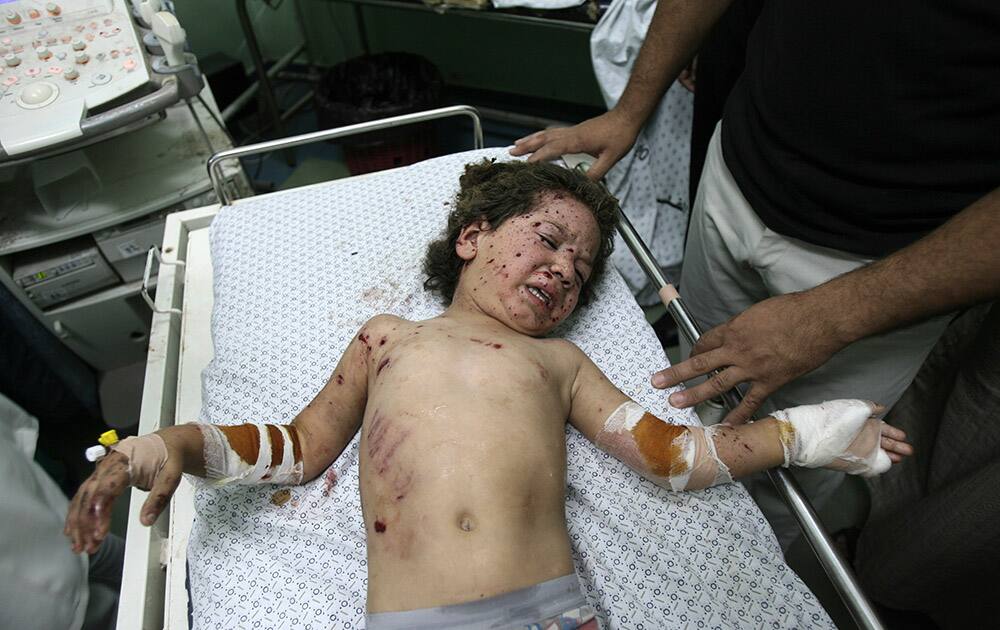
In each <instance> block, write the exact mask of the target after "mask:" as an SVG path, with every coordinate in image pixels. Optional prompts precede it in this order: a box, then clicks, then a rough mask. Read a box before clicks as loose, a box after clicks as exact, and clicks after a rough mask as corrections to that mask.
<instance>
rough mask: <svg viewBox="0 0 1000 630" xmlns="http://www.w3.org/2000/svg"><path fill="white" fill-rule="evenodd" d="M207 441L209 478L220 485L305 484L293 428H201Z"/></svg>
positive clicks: (206, 425) (244, 425)
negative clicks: (302, 482)
mask: <svg viewBox="0 0 1000 630" xmlns="http://www.w3.org/2000/svg"><path fill="white" fill-rule="evenodd" d="M198 428H199V429H201V434H202V437H203V438H204V440H205V478H206V479H209V480H212V481H213V482H215V483H218V484H224V483H238V484H255V483H275V484H288V485H291V484H297V483H301V481H302V471H303V466H302V449H301V447H300V445H299V436H298V432H297V431H296V430H295V427H294V426H293V425H290V424H238V425H235V426H219V425H214V424H199V425H198Z"/></svg>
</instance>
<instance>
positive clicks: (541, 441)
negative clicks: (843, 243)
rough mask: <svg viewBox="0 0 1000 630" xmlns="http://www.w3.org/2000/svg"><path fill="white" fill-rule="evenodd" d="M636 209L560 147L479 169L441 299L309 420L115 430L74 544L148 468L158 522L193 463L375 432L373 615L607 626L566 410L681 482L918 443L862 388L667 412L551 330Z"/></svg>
mask: <svg viewBox="0 0 1000 630" xmlns="http://www.w3.org/2000/svg"><path fill="white" fill-rule="evenodd" d="M617 211H618V206H617V203H616V202H615V200H614V199H613V198H612V197H610V196H609V195H608V194H607V192H605V191H604V190H603V189H602V188H601V187H600V186H599V185H597V184H595V183H593V182H590V181H589V180H587V179H586V178H585V177H583V176H582V175H579V174H577V173H574V172H572V171H568V170H566V169H563V168H560V167H557V166H554V165H549V164H527V163H524V162H505V163H492V162H487V161H484V162H481V163H478V164H472V165H469V166H467V167H466V171H465V174H464V175H463V176H462V178H461V189H460V191H459V193H458V195H457V198H456V200H455V205H454V211H453V212H452V214H451V216H450V217H449V220H448V226H447V229H446V233H445V235H444V237H443V238H442V239H441V240H439V241H436V242H434V243H432V244H431V246H430V248H429V251H428V254H427V259H426V262H425V270H426V272H427V276H428V279H427V282H426V285H425V286H426V287H427V288H428V289H429V290H432V291H435V292H437V293H439V294H440V295H441V296H442V297H443V298H444V299H445V300H446V301H447V302H449V303H450V305H449V306H448V308H447V310H445V312H444V313H443V314H442V315H440V316H438V317H435V318H433V319H429V320H426V321H418V322H411V321H407V320H404V319H400V318H398V317H395V316H391V315H378V316H375V317H373V318H372V319H370V320H369V321H368V322H367V323H366V324H365V325H364V326H363V327H362V328H361V330H360V331H359V332H358V333H357V335H356V336H355V337H354V339H353V341H352V342H351V343H350V345H349V346H348V347H347V349H346V351H345V352H344V355H343V357H342V358H341V360H340V362H339V363H338V365H337V367H336V368H335V369H334V370H333V373H332V374H331V375H330V378H329V380H328V382H327V383H326V385H325V386H324V387H323V388H322V390H321V391H320V392H319V393H318V394H317V395H316V397H315V398H314V399H313V400H312V402H310V403H309V404H308V405H306V407H305V408H304V409H303V410H302V411H301V412H300V413H299V414H298V416H297V417H296V418H295V419H294V421H293V422H292V423H291V424H287V425H282V424H243V425H233V426H216V425H208V424H185V425H178V426H174V427H170V428H167V429H163V430H161V431H158V432H157V433H154V434H150V435H145V436H141V437H137V438H128V439H126V440H124V441H123V442H121V443H119V444H117V445H115V446H114V447H113V449H112V452H110V453H109V455H108V456H107V457H105V458H104V459H103V460H102V461H101V462H100V463H99V464H98V466H97V469H96V471H95V472H94V474H93V475H92V476H91V477H90V479H88V480H87V481H86V482H85V483H84V485H83V486H82V487H81V488H80V490H79V492H78V493H77V495H76V497H75V498H74V499H73V503H72V505H71V507H70V510H69V515H68V517H67V522H66V533H67V535H68V536H69V537H70V539H71V540H72V545H73V548H74V550H75V551H77V552H80V551H88V552H89V551H93V550H95V549H96V548H97V546H98V545H99V543H100V541H101V540H102V538H104V536H106V535H107V532H108V527H109V519H110V511H111V510H110V507H111V504H112V501H113V500H114V498H115V497H117V496H118V495H119V494H121V493H122V492H123V491H124V490H125V489H126V488H127V487H129V486H130V485H131V486H136V487H138V488H142V489H149V490H150V494H149V497H148V498H147V500H146V502H145V504H144V505H143V508H142V512H141V520H142V522H143V523H144V524H145V525H150V524H152V523H153V521H154V520H155V519H156V518H157V516H158V515H159V514H160V512H161V511H162V510H163V509H164V507H165V506H166V504H167V502H168V501H169V498H170V496H171V495H172V494H173V492H174V490H175V489H176V487H177V484H178V481H179V479H180V476H181V474H182V473H188V474H191V475H195V476H198V477H204V478H207V479H208V480H209V481H208V483H215V484H223V483H240V484H301V483H304V482H307V481H310V480H312V479H315V478H317V477H318V476H320V475H321V474H323V472H324V471H325V470H326V469H327V468H328V467H329V466H330V465H331V464H332V463H333V462H334V461H335V460H336V459H337V457H338V456H339V455H340V454H341V452H342V451H343V450H344V448H345V447H346V446H347V445H348V443H349V442H350V441H351V440H352V438H353V437H354V435H355V434H356V432H357V431H359V430H360V431H361V450H360V452H361V460H360V475H361V476H360V479H361V503H362V516H363V518H364V525H365V530H366V532H367V539H368V545H367V553H368V598H367V613H368V614H367V618H366V620H367V626H368V628H370V629H371V630H378V629H380V628H442V627H491V628H501V627H502V628H548V627H557V628H596V627H597V624H598V622H597V619H596V617H595V615H594V611H593V610H592V609H591V608H590V607H589V606H588V605H587V601H586V599H585V598H584V595H583V593H582V592H581V589H580V586H579V583H578V580H577V578H576V576H575V575H574V565H573V561H572V554H571V546H570V538H569V535H568V533H567V528H566V516H565V510H564V504H565V493H566V481H565V479H566V467H567V461H566V442H565V434H564V430H565V424H566V422H569V423H571V424H572V425H573V426H574V427H575V428H576V429H577V430H579V431H580V432H581V433H582V434H583V435H584V436H586V437H587V438H588V439H589V440H591V441H592V442H593V443H594V444H595V445H596V446H597V447H598V448H600V449H602V450H603V451H605V452H606V453H608V454H609V455H611V456H614V457H616V458H619V459H620V460H622V461H623V462H625V463H626V464H627V465H628V466H630V467H631V468H633V469H634V470H635V471H636V472H638V473H639V474H640V475H642V476H643V477H645V478H646V479H648V480H649V481H650V482H652V483H655V484H659V485H662V486H665V487H667V488H670V489H672V490H675V491H685V490H698V489H702V488H706V487H709V486H712V485H715V484H721V483H729V482H731V481H732V480H733V479H734V478H739V477H741V476H744V475H748V474H750V473H753V472H756V471H760V470H764V469H766V468H770V467H773V466H807V467H829V468H836V469H838V470H844V471H847V472H850V473H854V474H862V475H873V474H878V473H881V472H884V471H885V470H887V469H888V468H889V466H890V463H891V462H895V461H899V460H900V459H901V457H902V456H904V455H908V454H910V453H911V449H910V447H909V445H907V444H906V443H905V442H904V441H903V440H904V439H905V435H904V434H903V432H902V431H900V430H898V429H894V428H892V427H889V426H888V425H886V424H884V423H883V422H882V421H881V420H878V419H876V418H874V417H873V416H874V415H876V414H878V413H879V412H880V411H881V410H880V409H879V408H878V407H877V405H875V404H873V403H868V402H864V401H860V400H837V401H831V402H825V403H821V404H817V405H809V406H803V407H796V408H793V409H787V410H784V411H779V412H776V413H775V414H774V415H773V416H771V417H767V418H764V419H762V420H759V421H757V422H754V423H751V424H746V425H742V426H732V427H730V426H715V427H708V428H702V427H687V426H679V425H672V424H668V423H666V422H664V421H662V420H660V419H659V418H657V417H655V416H653V415H651V414H649V413H647V412H645V411H644V410H643V409H642V408H641V407H640V406H639V405H638V404H637V403H635V402H633V401H632V400H630V399H629V398H628V397H627V396H626V395H625V394H623V393H622V392H621V391H619V390H618V389H617V388H616V387H615V386H614V385H613V384H612V383H611V382H610V381H609V380H608V379H607V378H606V377H605V376H604V374H602V373H601V371H600V370H599V369H598V368H597V367H596V366H595V365H594V364H593V363H592V362H591V360H590V359H589V358H588V357H587V356H586V355H585V354H584V353H583V352H582V351H581V350H579V349H578V348H577V347H576V346H575V345H573V344H572V343H570V342H568V341H566V340H562V339H556V338H546V336H545V335H546V334H548V333H549V332H550V331H551V330H552V329H553V328H554V327H556V326H557V325H558V324H559V323H560V322H562V321H563V320H564V319H566V318H567V317H568V316H569V315H570V314H571V313H572V312H573V311H574V309H575V308H576V306H577V304H578V303H584V302H586V300H587V298H588V291H589V288H590V287H591V286H592V284H593V282H594V280H595V279H596V278H597V277H598V276H599V275H600V274H601V273H602V271H603V269H604V266H605V262H606V260H607V257H608V254H609V253H610V251H611V247H612V237H613V233H614V228H615V217H616V212H617ZM651 367H652V366H651ZM656 367H659V366H656ZM568 465H572V462H569V464H568Z"/></svg>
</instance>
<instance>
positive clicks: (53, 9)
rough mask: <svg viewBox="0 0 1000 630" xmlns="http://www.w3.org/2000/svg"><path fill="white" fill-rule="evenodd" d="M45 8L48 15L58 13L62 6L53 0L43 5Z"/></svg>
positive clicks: (60, 11)
mask: <svg viewBox="0 0 1000 630" xmlns="http://www.w3.org/2000/svg"><path fill="white" fill-rule="evenodd" d="M45 10H46V11H48V12H49V15H59V14H60V13H62V8H61V7H60V6H59V5H58V4H56V3H55V2H50V3H48V4H46V5H45Z"/></svg>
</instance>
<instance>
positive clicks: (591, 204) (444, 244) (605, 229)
mask: <svg viewBox="0 0 1000 630" xmlns="http://www.w3.org/2000/svg"><path fill="white" fill-rule="evenodd" d="M459 183H460V185H461V187H460V189H459V191H458V194H457V195H456V196H455V203H454V209H453V210H452V211H451V214H450V215H448V227H447V228H446V230H445V234H444V237H443V238H441V239H439V240H437V241H434V242H433V243H431V244H430V246H428V248H427V256H426V258H425V259H424V273H426V274H427V280H426V281H424V288H425V289H428V290H430V291H435V292H437V293H438V294H439V295H440V296H441V297H443V298H444V299H445V300H447V301H448V302H449V303H450V302H451V300H452V298H454V296H455V288H456V287H457V286H458V278H459V275H460V274H461V272H462V266H463V265H464V262H465V261H463V260H462V259H461V258H459V257H458V254H456V253H455V241H457V240H458V236H459V233H461V231H462V229H463V228H464V227H465V226H467V225H469V224H471V223H475V222H476V221H483V220H485V221H488V222H489V224H490V226H492V229H496V228H498V227H500V225H501V224H502V223H503V222H504V221H506V220H507V219H510V218H511V217H516V216H520V215H522V214H527V213H529V212H531V211H532V210H533V209H534V208H535V205H536V204H537V202H538V200H539V198H540V197H541V195H543V194H545V193H553V192H554V193H566V194H569V195H572V196H573V197H574V198H575V199H577V200H578V201H580V203H582V204H583V205H585V206H587V207H588V208H590V211H591V212H593V213H594V219H596V220H597V226H598V229H599V230H600V234H601V240H600V247H599V248H598V250H597V252H596V253H595V255H594V261H593V265H592V272H591V275H590V278H589V279H588V281H587V283H586V284H584V286H583V287H582V288H581V289H580V300H579V303H580V304H581V305H582V304H586V303H587V302H588V301H589V300H590V287H591V286H592V285H593V283H594V282H595V281H596V280H597V279H598V278H600V276H601V274H602V273H603V272H604V267H605V263H606V261H607V259H608V256H610V255H611V250H612V249H613V248H614V235H615V224H616V221H617V216H618V215H617V213H618V212H619V206H618V201H617V200H616V199H615V198H614V197H612V196H611V194H609V193H608V192H607V191H606V190H605V189H604V188H603V187H602V186H601V185H600V184H597V183H596V182H593V181H591V180H589V179H587V177H586V176H585V175H583V174H582V173H579V172H577V171H571V170H568V169H565V168H563V167H561V166H556V165H554V164H549V163H546V162H533V163H528V162H520V161H514V162H497V161H495V160H488V159H483V161H482V162H477V163H473V164H467V165H466V166H465V173H464V174H463V175H462V177H461V178H460V179H459Z"/></svg>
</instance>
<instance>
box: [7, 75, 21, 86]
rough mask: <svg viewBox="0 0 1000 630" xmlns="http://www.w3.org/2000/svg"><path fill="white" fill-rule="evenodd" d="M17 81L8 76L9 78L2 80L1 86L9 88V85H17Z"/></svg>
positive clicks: (15, 78)
mask: <svg viewBox="0 0 1000 630" xmlns="http://www.w3.org/2000/svg"><path fill="white" fill-rule="evenodd" d="M18 81H19V79H18V78H17V77H16V76H14V75H13V74H12V75H10V76H9V77H7V78H6V79H4V80H3V84H4V85H6V86H11V85H14V84H15V83H17V82H18Z"/></svg>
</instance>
